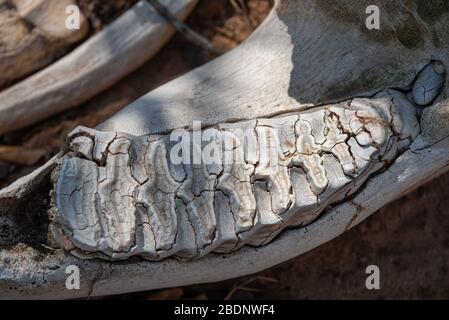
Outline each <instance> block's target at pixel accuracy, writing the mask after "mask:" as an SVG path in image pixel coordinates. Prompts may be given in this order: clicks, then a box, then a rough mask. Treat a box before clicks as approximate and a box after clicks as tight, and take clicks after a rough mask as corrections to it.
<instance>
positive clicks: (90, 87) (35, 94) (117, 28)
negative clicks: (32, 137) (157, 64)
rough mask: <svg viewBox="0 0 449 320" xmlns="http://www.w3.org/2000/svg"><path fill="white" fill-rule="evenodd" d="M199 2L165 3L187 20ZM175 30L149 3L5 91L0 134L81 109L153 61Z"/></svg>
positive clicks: (140, 4)
mask: <svg viewBox="0 0 449 320" xmlns="http://www.w3.org/2000/svg"><path fill="white" fill-rule="evenodd" d="M196 2H197V0H178V1H172V0H165V1H163V2H162V3H163V4H165V5H167V7H168V9H169V10H171V11H172V12H173V13H174V14H175V15H176V16H177V17H179V18H180V19H185V18H186V17H187V16H188V14H189V13H190V11H191V10H192V9H193V7H194V6H195V4H196ZM173 33H174V30H173V28H172V27H171V26H170V24H169V23H168V22H166V21H165V20H164V18H163V17H161V16H160V15H159V14H158V13H157V12H156V11H155V9H153V7H151V5H149V4H148V3H147V2H146V1H140V2H138V3H137V4H135V5H134V6H133V7H132V8H131V9H129V10H128V11H127V12H125V13H124V14H123V15H122V16H120V17H119V18H117V19H116V20H115V21H114V22H112V23H111V25H109V26H107V27H106V28H105V29H104V30H102V31H101V32H99V33H98V34H96V35H94V36H93V37H92V38H90V39H88V40H87V41H85V42H84V43H82V44H81V45H80V46H79V47H77V48H76V49H74V50H73V51H72V52H71V53H69V54H67V55H66V56H64V57H63V58H61V59H60V60H58V61H56V62H55V63H53V64H51V65H50V66H48V67H47V68H45V69H44V70H42V71H40V72H38V73H36V74H34V75H32V76H30V77H28V78H26V79H25V80H23V81H21V82H19V83H17V84H16V85H14V86H12V87H10V88H8V89H6V90H4V91H3V92H0V102H1V103H0V134H2V133H5V132H8V131H11V130H15V129H21V128H24V127H26V126H28V125H31V124H33V123H36V122H39V121H41V120H43V119H45V118H48V117H49V116H52V115H54V114H56V113H59V112H61V111H64V110H67V109H69V108H72V107H75V106H77V105H79V104H81V103H83V102H85V101H86V100H88V99H89V98H92V97H93V96H94V95H96V94H98V93H100V92H101V91H103V90H105V89H107V88H108V87H110V86H111V85H113V84H114V83H116V82H117V81H118V80H120V79H122V78H123V77H124V76H126V75H127V74H129V73H131V72H132V71H134V70H136V69H137V68H138V67H140V66H141V65H142V64H143V63H144V62H146V61H148V60H149V59H150V58H151V57H153V56H154V55H155V54H156V53H157V52H158V51H159V50H160V49H161V48H162V46H163V45H164V44H165V43H166V42H167V41H168V40H169V39H170V37H171V36H172V35H173Z"/></svg>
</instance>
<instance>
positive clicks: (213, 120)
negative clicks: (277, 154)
mask: <svg viewBox="0 0 449 320" xmlns="http://www.w3.org/2000/svg"><path fill="white" fill-rule="evenodd" d="M385 4H386V1H385ZM407 4H409V5H410V4H413V6H412V5H410V6H408V7H407V8H405V7H404V5H405V4H404V2H394V3H393V2H390V1H389V2H388V6H381V7H382V8H384V7H388V8H389V11H386V10H382V12H381V15H380V16H381V19H385V20H382V23H381V26H382V28H381V30H375V31H372V30H365V29H364V28H363V25H364V18H365V14H364V12H365V9H366V8H365V7H363V4H362V2H354V1H348V0H337V1H324V0H323V1H321V0H301V1H299V0H298V1H296V0H285V1H277V2H276V5H275V7H274V9H273V12H272V13H271V14H270V16H269V17H268V18H267V20H266V21H265V22H264V23H263V24H262V26H261V27H260V28H259V29H258V30H256V32H255V33H254V34H253V35H252V36H251V37H250V38H249V39H248V41H246V42H245V43H244V44H242V45H241V46H239V47H238V48H236V49H235V50H233V51H231V52H229V53H227V54H225V55H223V56H222V57H220V58H218V59H216V60H214V61H213V62H211V63H209V64H207V65H205V66H203V67H201V68H198V69H196V70H194V71H192V72H190V73H188V74H186V75H184V76H182V77H180V78H178V79H176V80H174V81H171V82H169V83H167V84H165V85H164V86H162V87H160V88H158V89H156V90H154V91H152V92H150V93H149V94H147V95H146V96H144V97H142V98H141V99H139V100H137V101H136V102H135V103H133V104H131V105H130V106H129V107H127V108H126V109H124V110H123V111H122V112H120V113H119V114H117V115H115V116H113V117H112V118H111V119H109V120H107V121H106V122H105V123H103V124H102V125H100V126H99V127H97V128H96V129H97V131H96V132H95V136H98V135H100V134H101V132H100V131H101V130H103V131H113V132H122V134H123V133H124V134H131V135H134V136H152V137H153V136H156V135H166V134H168V133H169V132H171V130H173V129H178V128H184V127H186V126H192V123H193V120H198V121H202V123H203V124H204V125H205V126H206V127H210V126H214V125H218V124H220V123H221V124H223V123H227V127H228V128H232V126H233V125H234V123H235V122H237V123H242V121H244V120H251V119H261V118H262V119H267V118H269V121H270V122H271V123H272V124H273V125H274V126H276V124H275V122H272V121H273V120H272V117H273V116H276V115H283V116H286V113H288V112H294V113H295V114H303V113H307V112H311V113H313V112H316V110H319V108H320V106H322V105H323V104H325V105H329V104H331V103H333V102H341V101H348V100H350V99H351V98H353V97H359V98H360V97H367V98H369V99H372V98H374V97H372V96H373V95H374V94H375V93H377V92H379V91H382V90H384V89H385V88H397V89H402V90H407V89H408V88H410V86H411V84H413V81H414V80H415V77H416V75H417V74H418V73H419V71H420V70H423V68H424V67H425V66H426V65H428V64H429V63H430V62H431V61H432V60H434V61H440V62H441V63H443V65H444V66H445V67H446V68H447V67H448V66H449V57H448V55H447V52H448V49H449V43H448V39H447V33H446V32H445V30H446V28H447V25H448V23H449V13H448V12H447V11H444V10H439V11H438V15H436V16H432V13H434V12H435V10H432V9H433V8H432V7H431V6H432V3H431V2H430V1H427V2H422V1H411V2H410V1H409V2H407ZM418 5H419V8H420V14H418V13H417V8H418ZM404 17H405V18H407V23H404V21H403V20H402V19H404ZM417 17H419V19H418V18H417ZM410 28H413V30H414V32H413V33H411V32H410ZM373 32H374V33H373ZM411 35H412V36H411ZM447 93H448V86H447V81H445V82H444V84H443V88H442V92H441V93H440V94H439V96H438V97H437V98H436V100H434V102H433V103H432V104H431V105H430V106H427V107H426V108H423V110H422V115H421V118H420V121H419V126H420V134H419V135H418V136H417V137H416V138H415V139H414V141H412V142H411V145H410V141H409V142H403V143H400V144H396V147H397V149H398V150H400V153H401V154H400V156H399V157H398V158H396V159H395V160H394V161H392V162H391V163H390V164H389V165H388V168H387V170H385V171H376V173H375V175H374V176H372V177H370V178H369V179H368V180H367V181H366V182H365V184H364V185H363V186H361V187H360V188H358V190H357V191H356V192H355V193H354V194H353V196H352V197H351V198H349V199H348V198H345V199H343V201H342V202H341V203H340V204H335V205H334V206H333V207H330V208H328V209H326V210H325V211H323V212H322V213H321V215H320V217H318V218H317V219H316V220H314V221H313V222H311V223H309V224H308V225H307V227H306V228H301V227H299V228H294V229H286V230H283V231H282V232H281V233H280V234H279V236H278V237H277V238H276V239H274V240H273V241H271V242H269V243H267V244H265V245H262V246H258V247H257V248H254V247H252V246H244V247H242V248H240V249H239V250H236V251H233V252H231V253H227V254H223V253H217V254H216V253H208V254H206V255H204V256H203V257H201V258H199V259H192V260H191V261H188V262H185V261H178V260H176V259H172V258H169V257H167V259H164V260H162V261H156V262H154V261H146V260H144V261H141V260H137V259H135V258H131V259H129V260H127V261H126V262H113V263H111V262H109V261H103V260H100V259H90V260H83V259H79V258H77V257H75V256H73V255H71V254H69V253H67V252H65V251H64V250H62V249H55V250H54V251H48V252H45V253H41V251H42V250H40V251H39V250H37V249H36V248H35V247H33V246H31V245H26V244H20V239H21V238H20V236H22V237H23V236H24V235H27V233H26V231H25V230H22V229H21V228H20V225H17V224H14V223H13V222H14V221H15V220H14V219H10V218H11V216H12V217H21V215H20V214H21V213H22V212H23V210H20V209H21V208H20V205H23V203H24V202H26V201H27V199H29V198H30V197H31V195H33V194H36V192H37V190H40V189H42V188H43V186H45V185H49V184H50V181H49V172H50V171H54V168H55V166H56V163H57V162H59V161H61V159H63V157H64V155H63V154H61V155H59V156H58V157H57V158H56V159H54V160H53V161H51V162H50V163H49V164H47V167H45V168H42V169H41V170H40V171H38V172H36V173H33V174H32V175H31V176H29V177H26V178H23V179H21V180H20V181H17V182H16V183H15V184H14V185H12V186H10V187H8V188H7V189H5V190H2V191H0V210H1V214H0V218H2V222H1V223H2V224H5V225H8V226H9V227H10V230H15V231H16V233H14V235H13V236H9V237H6V238H2V240H1V241H4V242H3V243H2V245H1V246H2V248H3V249H2V250H0V259H2V260H1V261H7V262H5V263H4V264H3V265H2V267H1V268H0V279H2V280H1V281H0V295H1V296H2V297H22V298H24V297H39V298H48V297H56V298H69V297H70V298H74V297H82V296H87V295H105V294H115V293H121V292H128V291H139V290H147V289H155V288H162V287H172V286H182V285H188V284H193V283H195V284H197V283H202V282H212V281H219V280H224V279H229V278H232V277H237V276H242V275H245V274H249V273H254V272H257V271H260V270H263V269H266V268H269V267H271V266H273V265H275V264H278V263H280V262H283V261H286V260H287V259H290V258H292V257H295V256H297V255H300V254H303V253H304V252H307V251H309V250H312V249H313V248H316V247H317V246H319V245H321V244H323V243H324V242H326V241H329V240H331V239H333V238H335V237H336V236H338V235H340V234H342V233H343V232H345V231H346V230H348V229H349V228H351V227H353V226H355V225H357V224H358V223H359V222H361V221H363V220H364V219H365V218H366V217H368V216H369V215H370V214H372V213H373V212H375V211H376V210H378V209H379V208H381V207H382V206H384V205H385V204H387V203H388V202H390V201H392V200H394V199H396V198H397V197H400V196H401V195H404V194H405V193H407V192H409V191H411V190H412V189H414V188H416V187H417V186H419V185H421V184H423V183H425V182H426V181H429V180H430V179H432V178H433V177H436V176H437V175H439V174H441V173H443V172H445V171H446V170H447V169H448V166H447V159H449V139H448V137H449V127H448V126H447V119H448V117H449V101H448V99H447ZM397 98H398V99H400V98H399V97H397ZM353 100H354V99H353ZM397 105H398V106H401V105H402V104H401V103H398V104H397ZM311 107H313V108H311ZM307 109H311V110H310V111H308V110H307ZM395 110H396V109H391V110H390V111H391V112H395ZM400 114H402V115H403V117H408V116H410V117H413V114H412V113H408V112H405V113H402V112H400ZM403 117H398V118H396V117H395V119H404V118H403ZM311 121H313V124H312V128H313V127H315V126H319V124H320V123H322V121H321V120H319V121H318V122H315V120H314V117H311ZM408 121H409V120H405V123H408ZM250 122H251V121H249V123H250ZM315 123H316V124H315ZM251 125H252V124H251ZM352 125H353V126H352V129H351V130H357V128H358V127H359V125H360V124H358V123H357V122H355V123H352ZM286 127H288V125H286ZM395 127H397V128H402V129H398V132H396V134H398V135H399V136H402V137H407V136H410V132H413V130H416V128H413V130H412V131H409V129H411V128H409V127H408V126H405V127H402V126H401V124H400V123H399V122H396V124H395ZM299 129H301V128H299ZM306 130H308V129H307V127H306ZM373 132H375V130H373ZM103 134H104V135H107V132H103ZM318 135H319V133H314V136H315V137H316V143H317V144H318V143H323V141H324V135H323V136H321V137H319V136H318ZM334 136H335V137H338V135H334ZM376 137H378V138H379V137H381V131H379V132H377V134H376ZM406 140H407V139H405V140H404V141H406ZM100 141H101V140H100ZM280 141H284V142H286V141H289V140H288V139H280ZM356 143H357V144H359V145H370V144H371V143H373V142H372V141H371V138H370V137H369V136H368V135H366V134H362V133H361V134H360V136H357V137H356V139H353V140H351V139H349V140H348V145H349V146H351V147H354V148H355V147H357V144H356ZM82 145H84V144H82ZM138 145H139V146H140V145H142V144H138ZM293 145H294V144H293ZM142 146H144V144H143V145H142ZM311 149H312V150H313V148H311ZM394 149H396V148H393V150H394ZM83 150H88V148H86V149H83ZM283 150H285V151H286V153H287V154H288V152H294V150H293V147H292V146H291V141H289V142H286V143H283ZM340 151H341V150H340ZM362 151H363V150H360V151H358V153H359V154H360V155H361V158H362V159H363V154H365V152H364V151H363V152H362ZM365 151H366V150H365ZM83 152H84V151H83ZM139 152H140V151H139ZM158 152H160V151H158ZM341 152H342V151H341ZM102 154H103V153H102V152H101V149H99V150H96V151H95V150H94V151H93V156H92V157H94V156H95V157H97V158H98V159H103V156H102ZM365 158H366V159H368V158H367V157H365ZM393 158H394V157H392V158H390V159H393ZM249 161H250V162H251V163H252V164H253V165H254V164H255V162H253V161H254V159H249ZM100 164H102V162H101V161H100ZM361 164H362V165H363V162H361ZM135 168H136V171H135V173H136V174H135V176H136V177H141V175H140V174H137V172H139V169H138V168H139V166H135ZM337 168H338V167H337ZM347 170H348V171H349V170H350V167H349V166H348V167H347ZM57 172H58V171H54V177H55V178H57ZM197 172H199V173H198V175H199V176H200V177H201V171H200V170H197ZM227 172H228V173H229V172H231V173H232V171H229V170H228V171H227ZM245 172H246V173H245V174H251V169H250V168H249V169H248V170H246V171H245ZM264 175H265V176H266V173H265V172H264V171H262V173H261V176H264ZM172 177H173V178H174V180H175V181H176V182H180V181H183V179H184V177H183V175H182V171H181V170H177V169H173V176H172ZM241 180H244V179H241ZM290 180H291V181H293V182H295V183H300V184H302V185H306V184H307V181H306V179H305V178H304V175H302V174H301V171H299V172H293V173H292V174H291V179H290ZM138 181H139V183H145V182H144V180H140V179H139V178H138ZM171 182H172V183H171V184H170V185H173V181H171ZM176 182H175V183H176ZM256 183H257V184H259V188H258V191H257V192H261V193H262V194H266V193H267V192H266V188H265V189H264V186H263V183H264V181H261V182H257V181H256ZM155 185H159V182H157V183H156V184H155ZM170 185H169V186H167V188H169V187H170ZM323 185H324V183H322V184H321V185H320V187H322V186H323ZM147 186H148V188H146V190H148V192H149V193H148V194H151V188H152V185H147ZM293 188H294V186H293ZM48 189H51V188H50V187H49V188H48ZM223 189H224V190H225V191H223V192H222V193H221V192H220V193H218V197H219V198H220V200H219V201H217V202H218V203H220V204H224V206H223V207H221V208H217V211H218V212H229V210H231V209H232V208H228V207H227V205H226V201H225V200H226V199H227V197H231V196H230V194H231V191H232V184H231V186H229V183H228V184H225V183H224V187H223ZM185 190H186V192H185V194H184V195H183V196H184V197H185V199H187V197H189V193H188V192H187V191H188V190H189V188H186V189H185ZM259 190H260V191H259ZM318 190H320V188H317V189H316V190H315V191H318ZM44 191H48V190H47V189H44ZM53 191H54V190H53ZM226 192H227V193H226ZM324 192H326V191H324ZM44 193H45V192H44ZM143 194H147V192H144V193H143ZM313 195H314V193H312V191H311V190H307V189H305V190H303V192H302V194H301V195H300V197H299V198H300V199H302V200H303V203H304V204H301V205H304V206H305V205H307V203H310V204H311V205H312V206H313V204H314V197H313ZM42 197H43V198H44V199H45V200H46V201H49V199H48V197H47V196H46V195H45V196H42ZM263 199H264V205H265V206H266V207H269V206H270V205H271V201H270V200H271V199H270V198H269V197H268V196H265V197H263ZM142 200H144V201H148V200H145V197H143V198H142ZM47 203H48V202H47ZM279 203H284V202H283V201H280V202H279ZM252 208H253V206H252V205H248V206H247V207H245V212H246V213H248V214H247V215H246V218H245V216H244V215H243V212H242V217H244V218H243V219H242V220H241V221H239V224H240V231H242V232H241V234H243V233H244V232H245V230H247V228H249V227H250V226H251V225H250V224H249V223H248V221H251V219H250V217H251V210H252ZM278 208H279V209H280V208H282V206H279V207H278ZM45 209H48V207H45ZM39 212H41V211H39ZM44 212H45V210H44ZM50 212H51V210H50ZM28 213H29V214H32V212H28ZM3 217H4V218H3ZM183 217H186V215H185V213H183ZM220 217H225V218H226V217H227V216H226V215H221V214H219V215H218V218H220ZM8 218H9V219H8ZM50 218H54V217H52V216H51V217H50ZM262 218H264V219H265V220H264V221H266V222H270V220H269V217H267V216H265V215H264V216H262ZM310 218H311V219H313V218H314V215H311V216H310ZM219 223H223V224H225V225H226V220H225V221H223V222H220V221H219V220H217V224H219ZM11 224H12V225H11ZM168 225H169V224H167V226H168ZM42 229H44V230H45V228H40V230H42ZM57 230H58V229H56V230H54V232H55V234H56V233H57ZM179 230H181V231H183V232H185V236H191V233H192V232H193V230H192V229H190V230H187V229H182V228H181V229H179ZM250 230H251V229H250ZM232 231H233V230H232V229H231V228H228V229H226V232H227V233H226V234H229V235H230V236H229V237H228V238H227V239H226V243H228V244H229V245H228V246H224V251H228V250H229V249H232V248H233V243H234V241H235V238H233V237H232V234H233V233H232ZM261 232H262V230H261ZM203 234H206V235H207V233H203ZM183 236H184V235H183ZM63 239H64V238H61V239H59V240H60V241H63ZM204 239H207V237H205V238H204ZM248 239H249V238H248ZM166 240H167V242H165V243H169V241H170V237H166ZM5 241H6V242H5ZM161 244H162V242H161ZM54 245H56V244H54ZM70 245H71V244H70V242H67V243H66V247H69V246H70ZM160 248H161V249H162V250H163V249H164V248H166V246H165V245H162V246H161V247H160ZM185 254H187V255H189V254H191V252H189V251H185ZM70 265H77V266H78V267H79V268H80V271H81V289H80V290H72V291H68V290H66V288H65V285H64V284H65V280H66V277H67V275H66V274H65V268H66V267H67V266H70ZM31 281H34V284H31Z"/></svg>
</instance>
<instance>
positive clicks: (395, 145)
mask: <svg viewBox="0 0 449 320" xmlns="http://www.w3.org/2000/svg"><path fill="white" fill-rule="evenodd" d="M207 130H208V136H209V137H211V140H210V141H207V142H203V145H202V147H203V152H204V149H206V148H207V153H209V152H211V153H214V156H215V157H216V159H218V160H220V161H218V163H212V164H209V163H201V164H182V163H181V164H175V163H173V162H172V161H170V151H171V148H172V147H173V146H174V142H173V141H170V138H169V135H160V136H156V135H149V136H142V137H136V136H130V135H127V134H124V133H109V132H99V131H95V130H92V129H88V128H83V127H78V128H77V129H75V130H74V131H73V132H72V133H70V134H69V136H68V142H67V150H68V152H67V154H66V155H65V156H64V157H63V158H62V160H61V162H60V164H59V167H58V169H57V170H56V171H55V173H54V190H53V212H54V214H53V217H52V224H53V228H52V230H58V232H55V231H54V233H55V239H56V241H58V242H59V243H60V244H61V245H62V246H63V247H64V248H66V249H67V250H70V251H71V252H72V253H73V254H75V255H77V256H78V257H81V258H93V257H99V258H103V259H110V260H116V259H127V258H129V257H131V256H140V257H142V258H144V259H148V260H161V259H164V258H167V257H170V256H173V257H177V258H181V259H192V258H198V257H201V256H203V255H205V254H207V253H210V252H215V253H226V252H231V251H234V250H237V249H238V248H240V247H242V246H244V245H252V246H260V245H264V244H266V243H268V242H270V241H271V240H272V239H273V238H274V237H275V236H276V235H278V234H279V233H280V232H281V231H282V230H284V229H285V228H288V227H298V226H305V225H307V224H308V223H310V222H311V221H313V220H314V219H316V218H317V217H318V216H319V215H320V213H322V212H323V211H324V210H325V209H326V207H328V206H329V205H332V204H335V203H338V202H340V201H342V200H343V199H345V198H346V197H348V196H349V195H351V194H353V193H355V192H356V191H357V190H358V189H359V188H360V187H361V185H362V184H363V183H364V182H365V181H366V180H367V179H368V178H369V177H370V176H372V175H373V174H375V173H376V172H378V171H379V170H381V169H384V168H386V166H388V165H389V164H390V163H391V162H392V161H394V159H395V158H396V157H397V156H398V155H399V154H400V153H401V152H403V151H404V150H406V149H407V147H408V146H409V145H410V143H411V142H412V141H413V140H414V139H415V138H416V136H417V135H418V134H419V131H420V127H419V122H418V120H417V118H416V116H415V107H414V105H413V104H411V103H410V102H409V101H408V100H407V98H406V97H405V96H404V95H403V94H402V93H399V92H396V91H393V90H388V91H383V92H381V93H379V94H377V95H376V96H374V97H373V98H371V99H359V98H357V99H352V100H349V101H345V102H343V103H340V104H335V105H328V106H322V107H315V108H313V109H310V110H306V111H302V112H298V113H290V114H287V115H281V116H277V117H274V118H266V119H255V120H251V121H242V122H240V123H232V124H221V125H217V126H215V127H213V128H209V129H207ZM237 130H243V131H245V132H246V133H247V134H246V136H245V139H242V138H241V137H239V136H238V135H237V134H235V132H236V131H237ZM203 133H204V131H203ZM267 150H268V151H269V152H266V151H267ZM190 157H192V155H190ZM229 159H234V160H235V159H239V160H240V161H234V162H232V161H229ZM56 233H57V234H56Z"/></svg>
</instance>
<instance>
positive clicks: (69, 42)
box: [0, 0, 89, 101]
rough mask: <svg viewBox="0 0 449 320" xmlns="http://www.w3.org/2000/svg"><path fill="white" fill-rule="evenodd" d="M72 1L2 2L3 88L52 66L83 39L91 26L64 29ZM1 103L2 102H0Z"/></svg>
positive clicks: (0, 65) (0, 79) (82, 20)
mask: <svg viewBox="0 0 449 320" xmlns="http://www.w3.org/2000/svg"><path fill="white" fill-rule="evenodd" d="M74 4H75V2H74V1H73V0H58V1H52V0H0V89H2V88H3V87H4V86H5V85H10V84H11V83H13V82H14V81H17V80H19V79H21V78H23V77H25V76H27V75H29V74H31V73H33V72H35V71H36V70H39V69H41V68H43V67H45V66H46V65H48V64H50V63H51V62H52V61H53V60H55V59H56V58H58V57H60V56H61V54H62V53H64V52H66V51H68V50H69V49H70V47H71V46H73V45H74V44H75V43H77V42H78V41H80V40H82V39H83V38H84V37H85V36H86V35H87V31H88V29H89V25H88V23H87V21H86V19H85V17H84V15H83V14H82V13H80V15H79V29H68V28H66V26H65V23H66V19H67V14H66V8H67V7H68V6H71V5H74ZM0 101H1V100H0Z"/></svg>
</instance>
